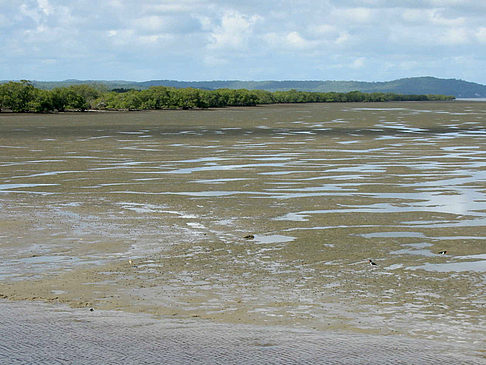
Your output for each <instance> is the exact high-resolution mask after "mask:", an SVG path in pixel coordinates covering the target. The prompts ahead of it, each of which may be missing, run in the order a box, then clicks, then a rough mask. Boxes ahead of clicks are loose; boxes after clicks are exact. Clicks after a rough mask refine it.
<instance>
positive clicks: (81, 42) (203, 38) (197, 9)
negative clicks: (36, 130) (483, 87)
mask: <svg viewBox="0 0 486 365" xmlns="http://www.w3.org/2000/svg"><path fill="white" fill-rule="evenodd" d="M485 70H486V1H485V0H306V1H298V0H173V1H172V0H97V1H94V0H68V1H66V0H0V80H19V79H28V80H45V81H49V80H50V81H53V80H65V79H82V80H131V81H145V80H153V79H170V80H185V81H202V80H360V81H389V80H394V79H398V78H403V77H414V76H434V77H440V78H456V79H463V80H467V81H472V82H478V83H482V84H486V72H485Z"/></svg>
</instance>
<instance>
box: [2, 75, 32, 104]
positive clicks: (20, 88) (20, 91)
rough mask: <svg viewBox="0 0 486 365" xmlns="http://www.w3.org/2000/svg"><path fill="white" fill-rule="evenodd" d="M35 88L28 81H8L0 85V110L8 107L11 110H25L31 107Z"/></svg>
mask: <svg viewBox="0 0 486 365" xmlns="http://www.w3.org/2000/svg"><path fill="white" fill-rule="evenodd" d="M35 94H36V89H35V88H34V86H33V85H32V83H31V82H30V81H27V80H22V81H21V82H13V81H10V82H8V83H6V84H2V85H0V110H1V109H10V110H12V111H13V112H26V111H29V110H30V108H31V103H32V101H33V100H34V98H35Z"/></svg>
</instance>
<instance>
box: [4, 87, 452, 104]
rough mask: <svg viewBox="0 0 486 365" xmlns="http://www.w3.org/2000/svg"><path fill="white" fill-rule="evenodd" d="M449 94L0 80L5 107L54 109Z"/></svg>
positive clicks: (418, 98)
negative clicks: (44, 84)
mask: <svg viewBox="0 0 486 365" xmlns="http://www.w3.org/2000/svg"><path fill="white" fill-rule="evenodd" d="M452 99H454V97H452V96H444V95H399V94H393V93H378V92H375V93H363V92H360V91H351V92H348V93H338V92H309V91H297V90H288V91H275V92H270V91H265V90H247V89H217V90H203V89H194V88H184V89H177V88H174V87H165V86H152V87H150V88H148V89H144V90H133V89H130V90H129V89H117V90H112V91H107V90H104V89H103V88H102V87H100V86H99V85H88V84H80V85H70V86H67V87H56V88H54V89H52V90H43V89H38V88H36V87H34V86H33V84H32V83H31V82H29V81H26V80H22V81H21V82H12V81H10V82H8V83H4V84H1V85H0V111H1V110H2V109H3V110H11V111H13V112H52V111H60V112H62V111H66V110H77V111H84V110H88V109H95V110H155V109H205V108H220V107H226V106H255V105H258V104H276V103H328V102H373V101H431V100H434V101H436V100H452Z"/></svg>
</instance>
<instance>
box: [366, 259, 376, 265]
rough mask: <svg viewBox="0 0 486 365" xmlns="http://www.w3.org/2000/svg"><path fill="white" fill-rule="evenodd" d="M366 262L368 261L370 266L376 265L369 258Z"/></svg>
mask: <svg viewBox="0 0 486 365" xmlns="http://www.w3.org/2000/svg"><path fill="white" fill-rule="evenodd" d="M368 262H369V263H370V265H371V266H373V265H376V264H375V263H374V262H373V261H371V260H368Z"/></svg>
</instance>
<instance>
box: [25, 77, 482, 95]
mask: <svg viewBox="0 0 486 365" xmlns="http://www.w3.org/2000/svg"><path fill="white" fill-rule="evenodd" d="M93 83H96V84H102V85H105V87H107V88H108V89H115V88H126V89H142V90H143V89H147V88H149V87H151V86H170V87H175V88H187V87H192V88H197V89H207V90H215V89H223V88H227V89H248V90H267V91H285V90H292V89H295V90H298V91H313V92H331V91H335V92H349V91H355V90H357V91H361V92H367V93H368V92H383V93H395V94H441V95H453V96H455V97H457V98H481V97H482V98H484V97H486V85H481V84H477V83H474V82H467V81H464V80H457V79H439V78H435V77H412V78H405V79H399V80H394V81H387V82H360V81H174V80H152V81H144V82H132V81H96V80H89V81H80V80H66V81H54V82H42V81H34V82H33V84H34V86H36V87H38V88H42V89H52V88H54V87H59V86H70V85H77V84H93Z"/></svg>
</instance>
